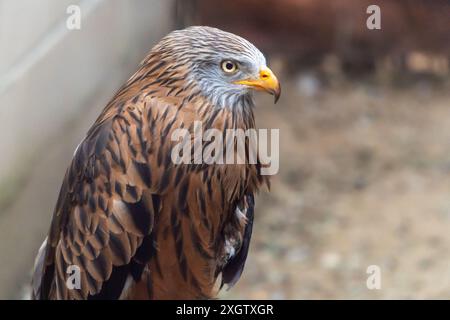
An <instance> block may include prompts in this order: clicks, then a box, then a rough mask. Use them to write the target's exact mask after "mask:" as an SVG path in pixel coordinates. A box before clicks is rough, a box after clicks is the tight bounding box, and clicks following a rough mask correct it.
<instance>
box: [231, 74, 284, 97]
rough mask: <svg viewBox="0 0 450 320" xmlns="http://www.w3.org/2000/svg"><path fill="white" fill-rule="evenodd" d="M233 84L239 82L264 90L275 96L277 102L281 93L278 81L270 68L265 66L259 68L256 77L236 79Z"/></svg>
mask: <svg viewBox="0 0 450 320" xmlns="http://www.w3.org/2000/svg"><path fill="white" fill-rule="evenodd" d="M235 84H241V85H245V86H249V87H252V88H254V89H255V90H260V91H266V92H268V93H270V94H272V95H273V96H274V97H275V103H277V101H278V99H279V98H280V94H281V87H280V83H279V82H278V79H277V77H276V76H275V75H274V74H273V72H272V70H270V69H269V68H267V67H263V68H261V70H260V71H259V76H258V78H257V79H246V80H239V81H236V82H235Z"/></svg>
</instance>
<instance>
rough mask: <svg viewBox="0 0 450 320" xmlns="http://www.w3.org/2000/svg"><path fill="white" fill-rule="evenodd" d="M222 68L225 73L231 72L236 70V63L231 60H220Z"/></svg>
mask: <svg viewBox="0 0 450 320" xmlns="http://www.w3.org/2000/svg"><path fill="white" fill-rule="evenodd" d="M222 70H223V71H225V72H226V73H233V72H235V71H236V70H237V65H236V63H234V62H233V61H230V60H225V61H222Z"/></svg>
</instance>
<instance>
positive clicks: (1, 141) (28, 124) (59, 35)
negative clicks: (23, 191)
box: [0, 0, 173, 208]
mask: <svg viewBox="0 0 450 320" xmlns="http://www.w3.org/2000/svg"><path fill="white" fill-rule="evenodd" d="M70 4H76V5H79V6H80V8H81V17H82V22H81V29H80V30H69V29H67V27H66V20H67V18H68V17H69V15H68V14H67V13H66V9H67V7H68V6H69V5H70ZM172 14H173V2H172V1H167V0H128V1H122V0H78V1H77V0H39V1H35V0H18V1H17V0H0V120H1V126H0V154H1V157H0V193H1V194H2V195H0V208H1V206H2V202H4V201H5V200H6V198H7V197H8V196H9V194H10V193H11V190H12V189H15V188H16V187H17V184H18V181H20V179H21V176H23V174H24V172H23V171H24V168H26V167H27V164H28V160H29V159H31V158H32V157H33V155H34V154H35V153H36V151H37V150H39V149H40V148H43V147H45V146H43V145H42V143H43V142H44V141H48V138H49V137H50V136H54V135H57V134H58V133H59V132H60V130H61V129H62V128H63V125H64V124H65V123H66V122H67V121H69V120H70V119H72V118H73V117H74V116H76V115H77V114H79V113H80V112H82V110H83V108H89V106H87V105H86V101H88V98H89V97H91V96H92V95H94V94H95V92H96V90H97V89H98V87H99V86H102V85H103V84H104V82H105V81H108V82H115V83H116V84H117V85H119V84H120V83H121V82H123V80H124V78H126V77H128V76H129V75H130V73H131V72H132V71H133V68H135V66H136V64H137V63H138V62H139V61H140V59H142V58H143V57H144V55H145V53H146V51H147V50H148V49H149V48H150V47H151V46H152V45H153V44H154V43H155V41H157V40H158V39H159V38H160V37H161V36H163V35H164V34H165V33H166V32H167V31H168V30H169V29H170V28H171V26H172ZM10 188H11V189H10Z"/></svg>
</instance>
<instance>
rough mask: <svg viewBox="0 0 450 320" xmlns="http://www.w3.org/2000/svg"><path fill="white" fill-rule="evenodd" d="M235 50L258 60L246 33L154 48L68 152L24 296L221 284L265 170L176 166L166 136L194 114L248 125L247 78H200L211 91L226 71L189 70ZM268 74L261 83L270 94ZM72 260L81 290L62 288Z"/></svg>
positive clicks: (171, 291)
mask: <svg viewBox="0 0 450 320" xmlns="http://www.w3.org/2000/svg"><path fill="white" fill-rule="evenodd" d="M200 39H203V40H200ZM230 39H231V40H230ZM217 42H220V43H221V45H220V46H218V45H217ZM222 46H223V49H220V48H222ZM233 46H235V47H236V48H233ZM230 47H231V48H232V49H230ZM211 48H214V50H215V52H213V51H214V50H210V49H211ZM218 48H219V49H218ZM208 50H210V51H208ZM239 50H241V51H242V52H243V53H242V52H241V53H240V52H239ZM217 51H220V54H219V53H217ZM230 54H234V55H235V57H231V56H230ZM242 55H243V56H246V57H247V58H249V57H250V59H251V58H254V57H253V56H255V57H257V58H258V59H260V58H261V56H262V55H261V56H259V55H260V53H259V51H257V49H256V48H254V47H253V46H252V45H251V44H250V43H248V42H247V41H245V40H244V39H242V38H239V37H237V36H235V35H232V34H228V33H225V32H223V31H220V30H217V29H213V28H207V27H193V28H189V29H185V30H182V31H176V32H173V33H171V34H169V35H168V36H167V37H166V38H164V39H163V40H162V41H161V42H160V44H158V45H157V46H155V47H154V48H153V49H152V51H151V52H150V54H149V56H148V57H147V58H146V59H145V60H144V61H143V63H142V64H141V67H140V69H139V70H138V71H137V72H136V73H135V74H134V75H133V76H132V77H131V78H130V79H129V80H128V82H127V83H126V84H125V85H124V86H123V87H122V88H121V89H120V90H119V92H118V93H117V94H116V95H115V97H114V98H113V99H112V101H111V102H110V103H109V104H108V105H107V106H106V108H105V109H104V110H103V112H102V113H101V114H100V116H99V117H98V119H97V121H96V122H95V123H94V125H93V126H92V128H91V129H90V130H89V132H88V133H87V136H86V138H85V139H84V140H83V141H82V142H81V144H80V145H79V147H78V148H77V150H76V152H75V154H74V158H73V160H72V163H71V164H70V166H69V168H68V170H67V172H66V175H65V177H64V181H63V184H62V187H61V191H60V195H59V198H58V201H57V204H56V208H55V211H54V216H53V221H52V224H51V228H50V232H49V234H48V237H47V239H46V242H44V244H43V246H42V247H41V250H40V252H39V254H38V257H37V259H36V264H35V271H34V275H33V298H35V299H119V298H123V299H197V298H211V297H214V295H215V294H216V292H215V291H216V290H215V287H214V286H215V283H216V280H217V278H218V277H219V275H222V284H223V283H226V284H228V285H233V284H234V283H235V282H236V281H237V280H238V278H239V276H240V275H241V272H242V269H243V266H244V262H245V259H246V256H247V251H248V246H249V241H250V236H251V229H252V221H253V209H254V194H255V193H256V192H257V191H258V188H259V187H260V186H261V185H262V184H264V183H267V184H268V179H267V176H262V175H261V174H260V166H261V165H260V164H259V163H257V164H230V165H228V164H212V165H206V164H186V165H184V164H181V165H176V164H174V163H173V162H172V160H171V150H172V148H173V146H174V143H175V142H172V141H171V139H170V138H169V137H171V134H172V132H173V131H174V130H175V129H177V128H187V129H189V131H191V132H192V130H193V124H194V121H202V125H203V127H204V128H217V129H219V130H221V131H224V130H225V129H228V128H241V129H247V128H254V126H255V122H254V117H253V111H252V106H251V96H250V91H251V90H250V89H252V88H251V85H249V84H248V83H246V84H245V85H244V84H242V85H238V84H234V83H233V84H231V83H230V84H229V86H230V87H226V86H228V84H224V83H222V84H223V86H224V88H225V89H227V90H228V91H226V90H225V89H224V91H221V89H220V88H219V89H217V88H216V90H213V91H208V90H207V89H205V88H206V87H205V86H204V84H202V82H201V81H210V83H209V85H207V87H208V88H209V89H211V88H212V87H213V86H211V84H214V83H216V82H217V81H218V79H229V78H220V77H222V75H220V76H218V75H213V76H211V78H210V79H209V78H208V76H205V75H204V73H201V76H200V71H205V70H207V69H201V68H199V67H198V66H199V64H200V62H201V61H210V60H211V59H212V58H214V57H215V56H217V57H218V58H220V59H223V58H224V57H225V58H227V59H228V57H230V59H231V58H233V59H236V61H238V59H239V57H241V56H242ZM252 55H253V56H252ZM243 56H242V57H243ZM201 59H203V60H201ZM213 60H214V59H213ZM247 60H248V59H247ZM214 61H215V60H214ZM260 62H261V61H259V62H258V63H260ZM236 63H237V62H236ZM264 63H265V61H264ZM219 64H220V63H219ZM215 67H216V66H214V68H215ZM205 68H206V67H205ZM208 68H212V67H211V66H209V67H208ZM217 68H218V69H220V67H217ZM241 68H242V70H245V69H244V66H242V67H241ZM258 68H259V65H258ZM208 74H209V72H208ZM248 75H249V72H247V73H246V76H247V78H246V81H247V82H248V81H250V80H251V79H248ZM227 76H228V75H227ZM233 76H236V77H237V75H233ZM218 77H219V78H218ZM223 77H225V76H223ZM200 79H202V80H201V81H200ZM235 80H239V79H233V81H235ZM241 80H243V79H241ZM254 80H255V81H256V80H257V79H254ZM258 81H259V80H258ZM271 81H272V83H270V84H267V85H266V88H263V89H264V90H268V91H271V92H272V93H274V94H275V95H276V96H277V95H279V87H278V85H277V81H276V78H274V79H271ZM273 81H275V82H276V85H275V86H274V85H273V83H275V82H273ZM255 87H256V85H255ZM257 87H258V88H260V89H261V88H262V87H263V86H262V85H261V81H260V82H259V85H258V86H257ZM230 88H233V90H235V91H233V92H232V93H230V90H229V89H230ZM223 94H227V95H230V94H231V96H232V98H231V99H227V97H223V96H221V95H223ZM225 104H230V105H225ZM246 163H247V162H246ZM237 212H242V213H243V214H236V213H237ZM230 246H231V247H230ZM230 248H231V250H230ZM71 265H76V266H78V267H79V268H80V270H81V286H80V288H79V289H69V288H68V287H67V286H66V279H67V277H68V274H67V273H66V271H67V268H68V267H69V266H71Z"/></svg>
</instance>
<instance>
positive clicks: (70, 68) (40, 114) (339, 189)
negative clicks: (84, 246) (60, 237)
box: [0, 0, 450, 299]
mask: <svg viewBox="0 0 450 320" xmlns="http://www.w3.org/2000/svg"><path fill="white" fill-rule="evenodd" d="M371 4H376V5H378V6H379V7H380V9H381V29H380V30H369V29H368V28H367V26H366V20H367V18H368V17H369V15H370V14H368V13H366V10H367V7H368V6H369V5H371ZM69 5H78V6H79V8H80V9H81V29H80V30H69V29H68V28H67V26H66V21H67V18H68V17H69V16H70V14H68V13H67V12H66V10H67V8H68V6H69ZM199 24H201V25H210V26H216V27H219V28H222V29H224V30H227V31H231V32H234V33H236V34H239V35H241V36H244V37H245V38H247V39H249V40H250V41H252V42H253V43H254V44H255V45H256V46H257V47H259V48H260V49H261V50H262V51H263V52H264V53H265V54H266V56H267V58H268V61H269V66H271V68H272V69H273V70H274V71H275V73H276V74H277V75H279V78H280V80H281V82H282V86H283V94H282V97H281V99H280V101H279V102H278V104H277V105H275V106H274V105H273V104H272V101H271V99H270V97H263V96H258V97H257V108H256V119H257V125H258V126H259V127H261V128H279V129H280V172H279V174H278V175H277V176H274V177H273V179H272V190H271V192H270V193H269V192H266V191H263V192H261V194H260V195H259V197H258V199H257V212H256V216H255V219H256V220H255V226H254V234H253V239H252V243H251V248H250V254H249V258H248V260H247V264H246V268H245V271H244V274H243V276H242V278H241V280H240V281H239V282H238V284H237V285H236V286H235V287H234V288H233V289H232V290H230V291H228V292H222V293H221V297H222V298H248V299H371V298H375V299H393V298H407V299H409V298H416V299H417V298H438V299H449V298H450V232H449V231H450V90H449V89H450V80H449V78H450V65H449V64H450V62H449V61H450V1H448V0H434V1H426V0H408V1H392V0H390V1H389V0H384V1H383V0H376V1H375V0H374V1H366V0H340V1H325V0H240V1H237V0H228V1H212V0H180V1H176V0H129V1H121V0H39V1H36V0H14V1H13V0H0V120H1V127H0V132H1V135H0V154H1V157H0V298H1V299H11V298H22V297H24V296H25V294H26V287H27V286H26V285H27V283H28V282H29V280H30V273H31V268H32V265H33V261H34V257H35V255H36V252H37V249H38V248H39V246H40V244H41V242H42V241H43V239H44V237H45V234H46V233H47V230H48V227H49V224H50V219H51V216H52V211H53V207H54V205H55V202H56V198H57V194H58V191H59V187H60V184H61V181H62V178H63V175H64V172H65V169H66V167H67V166H68V164H69V161H70V159H71V157H72V154H73V151H74V150H75V147H76V145H77V144H78V143H79V141H81V139H82V138H83V137H84V134H85V133H86V131H87V130H88V128H89V127H90V125H91V124H92V123H93V121H94V120H95V118H96V117H97V115H98V113H99V112H100V111H101V110H102V108H103V107H104V106H105V105H106V103H107V102H108V100H109V99H110V98H111V97H112V95H113V94H114V92H115V91H116V90H117V89H118V87H119V86H120V85H121V84H122V83H123V82H124V81H126V79H128V77H129V76H130V75H131V74H132V73H133V72H134V71H135V70H136V68H137V64H138V63H139V62H140V61H141V59H142V58H143V57H144V56H145V54H146V53H147V52H148V50H149V49H150V48H151V47H152V46H153V45H154V44H155V43H156V42H157V41H158V40H159V39H160V38H161V37H162V36H163V35H165V34H166V33H168V32H169V31H171V30H173V29H176V28H183V27H185V26H189V25H199ZM370 265H377V266H379V267H380V270H381V289H380V290H369V289H368V288H367V286H366V280H367V277H368V276H369V275H368V274H367V273H366V270H367V268H368V267H369V266H370Z"/></svg>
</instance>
